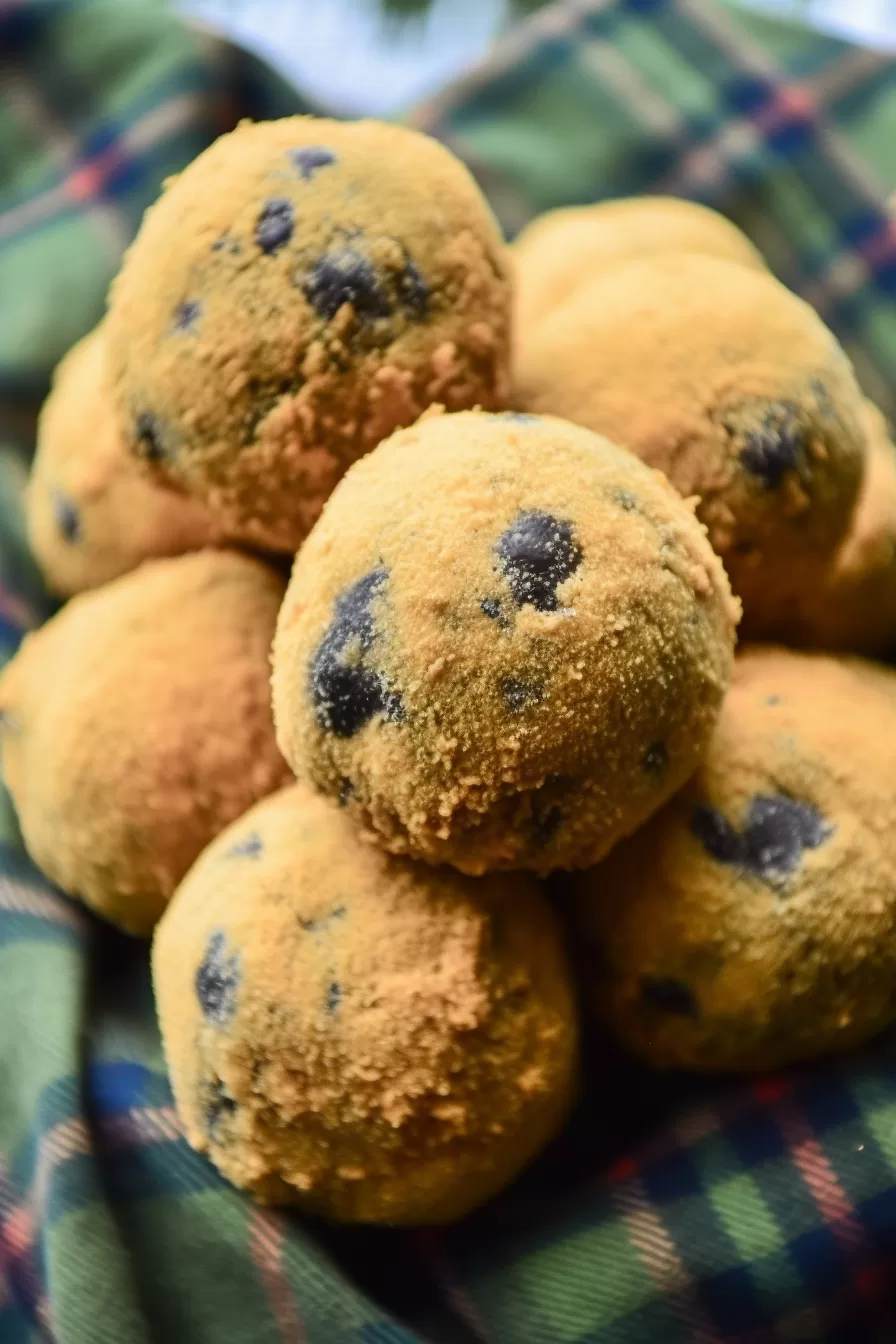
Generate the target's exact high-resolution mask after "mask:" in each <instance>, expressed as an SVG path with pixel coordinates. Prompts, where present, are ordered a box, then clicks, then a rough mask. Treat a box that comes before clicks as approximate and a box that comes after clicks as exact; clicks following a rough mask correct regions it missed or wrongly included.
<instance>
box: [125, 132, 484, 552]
mask: <svg viewBox="0 0 896 1344" xmlns="http://www.w3.org/2000/svg"><path fill="white" fill-rule="evenodd" d="M108 321H109V333H110V334H109V342H110V351H111V361H110V362H111V365H112V371H113V376H114V382H115V387H116V389H117V396H118V401H119V406H120V410H121V415H122V420H123V423H124V425H125V432H126V434H127V438H128V444H129V447H130V449H131V450H132V451H133V452H134V453H136V454H138V455H139V456H140V457H141V458H142V459H143V460H144V462H145V463H147V464H148V466H149V467H150V468H151V469H152V470H153V471H155V472H156V473H158V474H159V475H161V476H163V477H165V478H167V479H169V480H171V481H173V482H175V483H176V484H178V485H180V486H182V487H186V488H187V489H188V490H189V491H191V492H193V493H195V494H197V495H198V496H200V497H201V498H203V499H205V500H206V501H207V502H208V503H210V504H212V505H213V506H214V508H215V510H216V511H217V512H220V513H222V514H224V515H226V516H228V517H229V518H232V520H233V526H234V527H235V528H236V529H238V530H239V531H240V533H241V535H243V536H244V537H245V538H246V539H248V540H251V541H254V542H257V543H259V544H261V545H264V546H269V547H271V548H274V549H282V550H295V549H296V547H297V546H298V545H299V543H300V542H301V541H302V539H303V537H304V536H305V534H306V533H307V531H308V529H309V528H310V527H311V525H312V523H313V522H314V521H315V519H316V518H317V516H318V514H319V512H320V509H321V506H322V504H323V502H324V500H325V499H326V498H327V496H328V495H329V494H330V492H331V490H332V489H333V486H334V485H335V484H336V482H337V480H338V479H339V477H340V476H341V475H342V473H343V472H344V471H345V469H346V467H347V466H348V465H349V464H350V463H351V462H353V461H354V460H355V459H356V458H358V457H360V456H361V455H362V454H364V453H366V452H367V451H369V449H371V448H373V447H374V446H375V445H376V444H377V443H378V442H379V441H380V440H381V439H383V438H385V437H386V436H387V435H388V434H390V433H391V432H392V430H394V429H395V428H396V426H399V425H406V424H410V423H411V422H412V421H414V420H416V418H417V417H418V416H419V415H420V413H421V412H422V411H423V410H425V409H426V408H427V407H428V406H429V405H430V404H431V403H433V402H440V403H444V404H445V405H446V406H448V407H450V408H454V409H457V408H463V407H469V406H475V405H482V406H487V407H494V406H499V405H503V404H506V398H507V382H508V371H507V364H508V350H507V347H508V332H509V322H510V296H509V283H508V276H507V262H506V257H505V249H504V245H503V241H502V238H501V236H500V233H499V230H498V227H497V224H496V223H495V220H494V218H493V216H492V215H491V213H490V211H489V209H488V206H487V205H486V204H485V201H484V199H483V197H482V195H481V193H480V192H479V190H478V188H477V186H476V184H475V182H474V181H473V178H472V177H471V176H470V174H469V173H468V172H467V170H466V169H465V168H464V167H463V165H462V164H461V163H460V162H459V161H458V160H457V159H455V158H454V156H453V155H452V154H451V153H450V152H449V151H448V150H447V149H445V148H444V147H442V146H441V145H439V144H438V143H437V142H436V141H434V140H431V139H429V138H428V137H426V136H424V135H420V134H418V133H417V132H414V131H411V130H408V129H405V128H402V127H399V126H386V125H382V124H380V123H378V122H371V121H361V122H336V121H327V120H322V119H319V118H314V117H290V118H287V119H285V120H283V121H275V122H260V123H257V124H254V125H253V124H250V123H243V124H241V125H240V126H239V127H238V128H237V129H236V130H235V131H233V132H231V133H230V134H228V135H225V136H222V137H221V138H220V139H219V140H217V141H216V142H215V143H214V144H213V145H212V146H211V147H210V148H209V149H207V150H206V151H205V152H204V153H203V154H201V155H200V156H199V158H198V159H196V160H195V161H194V162H193V163H192V164H191V165H190V166H189V167H188V168H187V169H186V170H185V172H184V173H182V174H181V176H180V177H178V178H177V179H175V180H173V181H171V182H170V183H169V184H168V187H167V189H166V190H165V192H164V193H163V195H162V197H161V198H160V200H159V201H158V203H157V204H156V205H154V206H153V207H152V208H151V209H150V210H149V211H147V214H146V216H145V218H144V221H143V225H142V227H141V229H140V232H139V234H138V236H137V239H136V241H135V242H134V244H133V246H132V247H131V249H130V251H129V252H128V254H127V257H126V259H125V262H124V265H123V267H122V270H121V273H120V275H119V276H118V278H117V280H116V281H115V283H114V285H113V288H112V293H111V300H110V312H109V318H108Z"/></svg>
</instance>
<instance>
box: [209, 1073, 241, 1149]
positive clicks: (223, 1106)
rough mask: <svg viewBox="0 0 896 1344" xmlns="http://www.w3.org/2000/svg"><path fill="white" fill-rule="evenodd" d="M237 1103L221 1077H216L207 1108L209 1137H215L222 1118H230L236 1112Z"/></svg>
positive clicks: (210, 1089) (210, 1090)
mask: <svg viewBox="0 0 896 1344" xmlns="http://www.w3.org/2000/svg"><path fill="white" fill-rule="evenodd" d="M236 1109H237V1104H236V1101H235V1100H234V1098H233V1097H232V1096H230V1094H229V1092H227V1091H225V1088H224V1084H223V1082H222V1081H221V1079H220V1078H215V1080H214V1081H213V1083H212V1084H211V1087H210V1088H209V1100H208V1104H207V1106H206V1108H205V1128H206V1132H207V1133H208V1136H209V1138H214V1137H215V1130H216V1129H217V1127H218V1124H219V1122H220V1121H221V1120H229V1119H230V1118H231V1116H233V1115H235V1114H236Z"/></svg>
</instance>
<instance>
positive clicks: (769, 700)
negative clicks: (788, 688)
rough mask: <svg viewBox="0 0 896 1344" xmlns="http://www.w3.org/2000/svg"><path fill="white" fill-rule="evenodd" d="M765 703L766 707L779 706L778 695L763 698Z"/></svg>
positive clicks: (779, 698)
mask: <svg viewBox="0 0 896 1344" xmlns="http://www.w3.org/2000/svg"><path fill="white" fill-rule="evenodd" d="M765 703H766V704H767V705H780V703H781V697H780V695H767V696H766V697H765Z"/></svg>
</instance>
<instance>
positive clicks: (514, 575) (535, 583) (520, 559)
mask: <svg viewBox="0 0 896 1344" xmlns="http://www.w3.org/2000/svg"><path fill="white" fill-rule="evenodd" d="M497 552H498V560H499V565H500V569H501V572H502V573H503V575H504V577H505V578H506V579H507V582H508V583H509V585H510V591H511V593H512V595H513V600H514V602H515V603H516V605H517V606H518V607H522V606H525V604H526V603H527V602H531V604H532V606H533V607H535V609H536V610H537V611H556V610H557V607H558V605H559V603H558V600H557V588H558V587H559V585H560V584H561V583H563V582H565V580H566V579H568V578H569V577H570V575H571V574H574V573H575V571H576V570H577V569H578V567H579V565H580V564H581V563H582V552H581V549H580V548H579V546H578V545H577V544H576V541H575V538H574V537H573V531H572V525H571V524H570V523H567V522H564V521H561V520H560V519H558V518H552V517H551V515H550V514H549V513H542V512H541V510H540V509H531V510H529V511H528V512H526V513H521V514H520V515H519V517H518V518H517V519H516V521H515V522H513V523H512V524H511V525H510V527H509V528H508V529H507V531H506V532H505V533H504V535H503V536H502V537H501V538H500V540H499V541H498V545H497Z"/></svg>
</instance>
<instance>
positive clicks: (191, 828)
mask: <svg viewBox="0 0 896 1344" xmlns="http://www.w3.org/2000/svg"><path fill="white" fill-rule="evenodd" d="M283 588H284V584H283V581H282V580H281V579H280V578H279V576H278V575H276V574H274V573H273V571H271V570H269V569H268V568H267V567H266V566H265V565H262V564H261V563H260V562H258V561H256V560H250V559H248V558H246V557H244V556H240V555H237V554H234V553H232V552H226V551H220V552H218V551H201V552H198V553H196V554H195V555H188V556H182V557H179V558H177V559H168V560H155V561H147V562H146V563H145V564H144V565H142V566H141V567H140V568H139V569H137V570H135V571H134V573H133V574H129V575H127V576H126V577H124V578H121V579H117V580H115V582H113V583H111V584H109V585H107V586H106V587H104V588H100V589H98V590H96V591H95V592H91V593H83V594H81V595H80V596H79V597H76V598H73V599H72V601H71V602H70V603H69V604H68V605H67V606H66V607H64V608H63V609H62V611H61V612H60V613H59V614H58V615H57V616H54V617H53V619H52V620H50V621H49V622H48V623H47V624H46V625H45V626H43V627H42V628H41V629H40V630H38V631H37V632H36V633H35V634H33V635H30V636H29V637H28V638H27V639H26V640H25V642H24V644H23V645H22V647H21V649H20V651H19V653H18V654H17V655H16V657H15V658H14V659H13V661H12V662H11V663H10V664H9V665H8V666H7V668H6V669H5V671H4V673H3V675H2V677H0V726H2V733H0V744H2V759H3V768H4V774H5V778H6V783H7V785H8V787H9V790H10V793H11V794H12V798H13V802H14V803H15V806H16V809H17V811H18V815H19V822H20V824H21V828H22V834H23V836H24V840H25V844H26V846H27V848H28V851H29V853H30V854H31V857H32V858H33V859H34V861H35V863H37V864H38V866H39V867H40V868H42V869H43V871H44V872H45V873H46V874H47V876H48V877H49V878H51V879H52V881H54V882H56V883H57V884H58V885H59V886H60V887H61V888H62V889H63V890H64V891H67V892H68V893H69V894H70V895H71V896H77V897H80V898H81V899H82V900H84V901H85V902H86V903H87V904H88V905H89V906H92V907H93V909H94V910H96V912H97V913H98V914H101V915H103V916H104V917H105V918H106V919H109V920H111V921H112V922H113V923H115V924H118V925H119V926H120V927H121V928H123V929H126V930H127V931H128V932H129V933H148V932H149V931H150V930H151V929H152V927H153V925H154V924H155V922H156V920H157V919H158V917H159V915H160V914H161V912H162V910H163V908H164V906H165V904H166V902H167V901H168V899H169V897H170V896H171V893H172V892H173V891H174V888H175V887H176V886H177V884H178V882H179V881H180V879H181V878H182V877H183V875H184V873H185V872H186V870H187V868H188V867H189V866H190V864H191V863H192V862H193V860H194V859H195V857H196V855H197V854H198V853H199V852H200V850H201V849H202V848H203V847H204V846H205V845H206V844H207V843H208V842H209V840H211V839H212V837H213V836H215V835H217V834H218V832H219V831H220V830H221V829H222V828H223V827H224V826H226V825H228V824H229V823H230V822H231V821H233V819H234V818H235V817H238V816H239V815H240V814H241V813H242V812H244V811H245V810H246V808H247V807H249V806H250V805H251V804H252V803H254V802H255V801H256V800H257V799H259V798H262V797H264V796H265V795H266V794H268V793H271V792H273V790H274V789H277V788H280V787H281V786H282V785H283V784H284V783H285V782H286V780H287V779H288V778H290V777H291V776H290V772H289V770H288V768H287V766H286V763H285V762H284V760H283V758H282V757H281V756H280V753H279V752H278V750H277V746H276V743H275V741H274V729H273V724H272V721H271V711H270V696H269V681H268V678H269V650H270V644H271V638H272V635H273V632H274V624H275V621H276V617H277V609H278V607H279V604H280V601H281V598H282V596H283Z"/></svg>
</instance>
